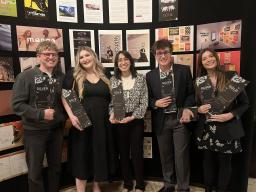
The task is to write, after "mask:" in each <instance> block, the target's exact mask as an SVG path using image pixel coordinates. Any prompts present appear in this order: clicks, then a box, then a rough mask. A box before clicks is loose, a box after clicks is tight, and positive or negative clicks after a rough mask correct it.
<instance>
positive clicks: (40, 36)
mask: <svg viewBox="0 0 256 192" xmlns="http://www.w3.org/2000/svg"><path fill="white" fill-rule="evenodd" d="M16 30H17V41H18V51H36V47H37V45H38V44H39V43H40V42H41V41H52V42H54V43H55V44H56V45H57V47H58V48H59V51H60V52H63V35H62V29H55V28H45V27H31V26H16Z"/></svg>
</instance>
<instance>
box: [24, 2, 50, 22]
mask: <svg viewBox="0 0 256 192" xmlns="http://www.w3.org/2000/svg"><path fill="white" fill-rule="evenodd" d="M24 11H25V18H26V19H43V20H46V19H49V9H48V0H40V1H38V0H24Z"/></svg>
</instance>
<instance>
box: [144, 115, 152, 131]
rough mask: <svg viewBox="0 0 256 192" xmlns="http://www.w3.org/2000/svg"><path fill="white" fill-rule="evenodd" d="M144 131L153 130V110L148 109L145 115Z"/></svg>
mask: <svg viewBox="0 0 256 192" xmlns="http://www.w3.org/2000/svg"><path fill="white" fill-rule="evenodd" d="M144 132H152V123H151V111H150V110H148V111H147V112H146V114H145V117H144Z"/></svg>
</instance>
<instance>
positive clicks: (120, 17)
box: [108, 0, 128, 23]
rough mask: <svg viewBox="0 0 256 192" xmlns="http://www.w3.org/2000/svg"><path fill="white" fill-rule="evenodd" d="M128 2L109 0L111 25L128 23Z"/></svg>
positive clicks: (124, 0)
mask: <svg viewBox="0 0 256 192" xmlns="http://www.w3.org/2000/svg"><path fill="white" fill-rule="evenodd" d="M127 1H128V0H109V1H108V5H109V6H108V7H109V11H108V12H109V23H128V2H127Z"/></svg>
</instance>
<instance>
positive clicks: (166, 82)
mask: <svg viewBox="0 0 256 192" xmlns="http://www.w3.org/2000/svg"><path fill="white" fill-rule="evenodd" d="M160 81H161V94H162V96H163V97H171V99H172V102H171V104H170V105H168V106H167V107H166V108H165V109H164V110H165V113H176V112H177V106H176V99H175V88H174V79H173V75H172V74H171V73H169V74H168V75H166V74H164V73H162V74H161V76H160Z"/></svg>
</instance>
